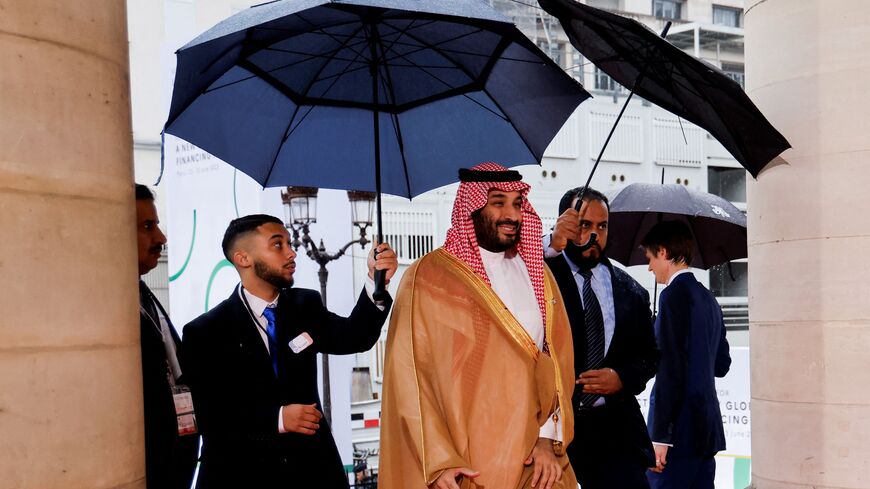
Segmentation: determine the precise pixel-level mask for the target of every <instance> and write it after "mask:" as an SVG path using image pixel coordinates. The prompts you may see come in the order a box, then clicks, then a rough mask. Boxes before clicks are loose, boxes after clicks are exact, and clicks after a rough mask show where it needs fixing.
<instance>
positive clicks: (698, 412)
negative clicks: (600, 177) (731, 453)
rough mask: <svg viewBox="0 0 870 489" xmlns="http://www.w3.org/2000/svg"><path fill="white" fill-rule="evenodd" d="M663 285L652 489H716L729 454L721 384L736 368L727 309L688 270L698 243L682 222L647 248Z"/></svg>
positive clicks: (663, 230)
mask: <svg viewBox="0 0 870 489" xmlns="http://www.w3.org/2000/svg"><path fill="white" fill-rule="evenodd" d="M641 246H642V247H643V248H644V251H645V252H646V257H647V259H648V260H649V270H650V271H651V272H653V273H654V274H655V277H656V282H658V283H660V284H665V285H666V287H665V288H664V290H662V293H661V298H660V300H659V314H658V317H657V318H656V322H655V330H656V337H657V339H658V343H659V348H661V351H662V359H661V363H660V364H659V371H658V374H657V375H656V381H655V385H654V386H653V391H652V396H651V398H650V408H649V418H648V425H649V433H650V438H651V439H652V441H653V445H654V447H655V454H656V466H655V468H653V469H650V472H649V480H650V485H651V486H652V488H653V489H670V488H673V489H713V479H714V476H715V474H716V462H715V461H714V459H713V456H715V455H716V452H718V451H720V450H723V449H725V432H724V430H723V428H722V414H721V412H720V411H719V399H718V397H717V396H716V384H715V377H724V376H725V374H726V373H728V369H729V367H730V366H731V356H730V355H729V352H728V340H726V339H725V324H724V323H723V321H722V308H721V307H720V306H719V303H718V302H717V301H716V298H715V297H713V294H712V293H711V292H710V291H709V290H707V288H705V287H704V286H703V285H701V284H700V283H699V282H698V281H697V280H696V279H695V276H694V275H693V274H692V273H691V271H690V270H689V264H690V263H692V252H693V249H694V240H693V239H692V232H691V230H690V229H689V227H688V226H687V225H686V224H685V223H683V222H682V221H662V222H660V223H658V224H656V225H655V226H653V228H652V229H651V230H650V231H649V233H648V234H647V235H646V237H645V238H644V239H643V241H641Z"/></svg>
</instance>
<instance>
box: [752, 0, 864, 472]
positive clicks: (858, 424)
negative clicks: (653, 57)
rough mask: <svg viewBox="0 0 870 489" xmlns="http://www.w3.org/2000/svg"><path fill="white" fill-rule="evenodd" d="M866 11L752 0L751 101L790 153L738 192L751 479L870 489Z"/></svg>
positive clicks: (860, 5)
mask: <svg viewBox="0 0 870 489" xmlns="http://www.w3.org/2000/svg"><path fill="white" fill-rule="evenodd" d="M868 19H870V2H867V1H865V0H838V1H832V0H800V1H795V0H748V1H747V2H746V16H745V20H746V69H747V73H746V75H747V76H746V80H747V84H748V86H747V90H748V92H749V95H750V97H751V98H752V99H753V100H755V101H756V103H757V104H758V106H759V108H760V109H761V111H762V112H763V113H765V114H766V115H767V116H768V118H769V119H770V121H771V122H772V123H773V124H774V125H775V126H776V127H777V128H779V129H780V130H781V132H782V133H783V134H784V135H785V136H786V138H788V140H789V141H790V142H791V143H792V145H793V146H794V148H793V149H791V150H789V151H787V152H786V153H784V155H783V157H784V159H785V160H786V162H787V164H781V165H778V166H774V167H773V168H769V169H768V170H766V171H764V172H763V173H762V174H761V175H760V176H759V178H758V180H757V181H756V182H752V183H751V184H750V185H749V189H748V194H749V195H748V199H749V205H748V208H749V262H750V269H749V271H750V275H749V306H750V314H751V316H750V323H751V327H750V346H751V352H752V354H751V358H752V374H751V376H752V383H751V389H752V462H753V464H752V478H753V486H754V487H757V488H759V489H779V488H786V487H788V488H801V487H806V488H809V487H812V488H817V489H821V488H867V487H870V127H868V123H867V119H868V117H870V116H868V114H870V90H868V87H867V85H868V83H870V49H868V46H870V29H868Z"/></svg>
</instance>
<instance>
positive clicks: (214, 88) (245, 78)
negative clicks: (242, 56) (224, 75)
mask: <svg viewBox="0 0 870 489" xmlns="http://www.w3.org/2000/svg"><path fill="white" fill-rule="evenodd" d="M266 49H270V50H275V51H281V50H280V49H278V48H266ZM342 49H343V47H342V46H340V47H338V48H336V49H334V50H333V51H331V53H332V54H335V53H338V52H339V51H341V50H342ZM298 54H306V53H298ZM307 55H308V56H309V57H308V58H307V59H302V60H298V61H294V62H292V63H288V64H286V65H282V66H279V67H277V68H272V69H269V70H262V69H261V70H260V71H262V72H264V73H274V72H276V71H281V70H285V69H287V68H292V67H293V66H296V65H298V64H302V63H304V62H306V61H311V60H312V59H315V58H322V57H328V56H329V53H323V54H307ZM333 59H335V58H333ZM342 61H345V60H344V59H342ZM245 62H247V63H250V64H251V65H253V63H251V62H250V61H249V60H245ZM240 66H241V65H240ZM321 70H322V68H321ZM249 71H250V70H249ZM258 77H259V75H256V74H254V75H251V76H246V77H244V78H241V79H239V80H234V81H231V82H229V83H226V84H224V85H219V86H216V87H210V88H208V89H206V90H204V91H203V92H202V93H204V94H205V93H210V92H213V91H215V90H219V89H221V88H226V87H229V86H232V85H235V84H237V83H242V82H245V81H248V80H251V79H254V78H258Z"/></svg>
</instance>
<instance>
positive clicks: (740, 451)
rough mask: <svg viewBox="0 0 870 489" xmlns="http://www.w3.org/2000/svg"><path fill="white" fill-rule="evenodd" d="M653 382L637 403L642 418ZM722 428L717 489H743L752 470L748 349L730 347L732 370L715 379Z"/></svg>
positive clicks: (717, 462)
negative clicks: (722, 435)
mask: <svg viewBox="0 0 870 489" xmlns="http://www.w3.org/2000/svg"><path fill="white" fill-rule="evenodd" d="M654 382H655V379H653V380H651V381H650V382H649V384H647V386H646V390H645V391H643V393H642V394H641V395H639V396H637V400H638V402H639V403H640V410H641V411H642V412H643V415H644V417H646V416H647V414H648V411H649V396H650V393H651V392H652V386H653V383H654ZM716 391H717V392H716V393H717V395H718V396H719V409H720V410H721V411H722V425H723V426H724V427H725V443H726V446H727V448H726V449H725V450H724V451H722V452H719V455H717V456H716V489H745V488H746V487H748V486H749V482H750V475H751V469H752V463H751V458H750V457H751V451H750V450H751V447H750V432H751V423H750V417H749V348H747V347H732V348H731V370H730V371H729V372H728V375H726V376H725V377H724V378H721V379H716Z"/></svg>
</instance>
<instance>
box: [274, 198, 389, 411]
mask: <svg viewBox="0 0 870 489" xmlns="http://www.w3.org/2000/svg"><path fill="white" fill-rule="evenodd" d="M347 199H348V200H349V201H350V209H351V222H352V224H353V225H354V226H356V227H357V229H358V230H359V238H357V239H355V240H353V241H351V242H349V243H347V244H345V245H344V246H342V247H341V248H339V249H338V251H336V252H335V253H328V252H327V251H326V246H324V244H323V239H321V240H320V245H319V246H317V245H315V244H314V239H313V238H312V237H311V235H310V234H309V226H310V225H311V224H315V223H316V222H317V188H316V187H287V190H286V191H282V192H281V202H282V203H283V204H284V226H285V227H286V228H287V229H288V230H290V232H291V234H292V236H293V248H294V249H295V250H296V251H299V247H300V246H301V247H303V248H305V254H306V255H308V258H311V259H312V260H314V261H315V262H317V264H318V265H320V269H319V270H318V271H317V277H318V278H319V279H320V296H321V298H322V299H323V306H324V307H326V281H327V279H328V278H329V271H328V270H327V269H326V265H327V264H328V263H329V262H331V261H333V260H337V259H339V258H341V257H342V256H344V253H345V252H346V251H347V249H348V248H350V247H351V246H352V245H353V244H354V243H359V245H360V246H361V247H362V248H363V249H365V246H366V245H367V244H369V243H370V242H371V241H370V240H369V239H368V237H367V236H366V229H367V228H368V227H369V226H371V225H372V210H373V208H374V205H373V204H374V201H375V193H374V192H361V191H356V190H348V192H347ZM321 362H322V363H321V367H322V370H323V415H324V416H326V422H327V423H329V424H330V425H331V424H332V401H331V396H330V391H329V355H327V354H326V353H321Z"/></svg>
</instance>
